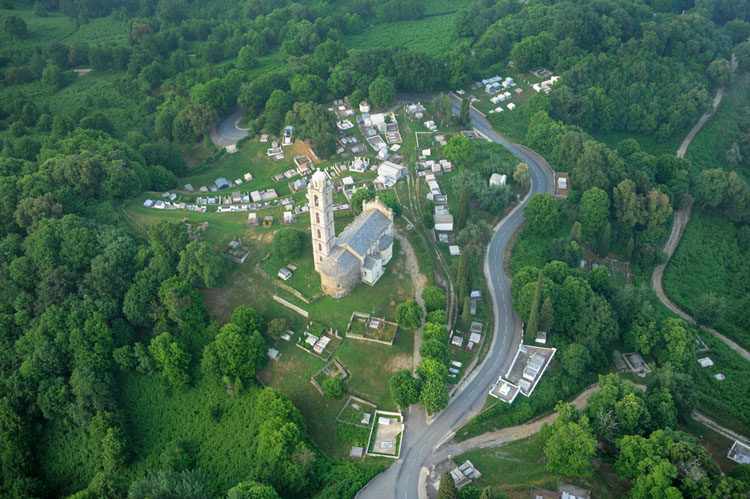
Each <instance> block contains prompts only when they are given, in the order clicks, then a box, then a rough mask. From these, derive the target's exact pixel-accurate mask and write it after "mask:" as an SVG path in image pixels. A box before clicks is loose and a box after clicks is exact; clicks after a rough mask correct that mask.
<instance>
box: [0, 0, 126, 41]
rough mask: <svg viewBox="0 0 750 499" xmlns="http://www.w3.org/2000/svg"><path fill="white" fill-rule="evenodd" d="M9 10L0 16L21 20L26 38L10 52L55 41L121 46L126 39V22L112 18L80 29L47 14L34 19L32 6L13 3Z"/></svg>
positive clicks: (101, 19)
mask: <svg viewBox="0 0 750 499" xmlns="http://www.w3.org/2000/svg"><path fill="white" fill-rule="evenodd" d="M13 3H14V4H15V5H14V8H13V9H11V10H8V9H0V15H2V16H6V15H12V16H17V17H20V18H21V19H23V20H24V22H26V25H27V26H28V32H29V36H28V38H26V39H25V40H14V41H13V48H15V49H20V50H24V49H29V48H31V47H34V46H35V45H40V44H41V45H46V44H47V43H49V42H51V41H53V40H56V41H58V42H61V43H64V44H66V45H72V44H75V43H88V44H90V45H96V44H99V43H108V42H113V43H123V42H125V41H126V40H127V37H128V26H129V23H128V21H127V20H118V19H115V18H114V17H113V16H109V17H100V18H95V19H91V20H90V22H88V23H87V24H81V25H80V26H79V25H78V23H77V22H76V20H75V19H71V18H69V17H66V16H64V15H62V14H58V13H51V12H48V13H47V15H46V16H45V17H37V16H35V15H34V14H33V12H32V8H33V6H34V2H19V1H18V0H15V1H14V2H13Z"/></svg>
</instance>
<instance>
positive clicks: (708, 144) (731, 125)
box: [685, 78, 750, 175]
mask: <svg viewBox="0 0 750 499" xmlns="http://www.w3.org/2000/svg"><path fill="white" fill-rule="evenodd" d="M748 105H750V84H748V83H746V81H744V79H743V78H737V81H736V82H735V85H734V86H733V87H732V88H731V89H730V90H729V91H728V92H727V93H726V94H724V99H723V100H722V102H721V105H720V106H719V109H718V110H717V111H716V113H715V114H714V115H713V116H712V117H711V119H710V120H708V123H706V124H705V126H704V127H703V128H702V129H701V131H700V132H699V133H698V135H696V136H695V138H694V139H693V142H691V144H690V147H689V148H688V150H687V153H686V154H685V158H687V159H689V160H690V164H691V166H692V170H693V173H694V174H696V175H697V174H698V173H699V172H700V171H702V170H705V169H707V168H724V169H727V170H728V169H729V164H728V163H727V159H726V156H725V154H726V151H727V150H728V149H729V148H730V147H731V146H732V142H733V141H734V140H736V136H737V134H738V133H739V128H738V126H737V122H738V121H739V117H740V115H741V113H742V110H743V109H744V108H746V107H747V106H748Z"/></svg>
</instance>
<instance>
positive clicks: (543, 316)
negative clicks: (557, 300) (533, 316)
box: [539, 298, 555, 333]
mask: <svg viewBox="0 0 750 499" xmlns="http://www.w3.org/2000/svg"><path fill="white" fill-rule="evenodd" d="M554 325H555V311H554V309H553V308H552V302H551V301H550V299H549V298H547V299H545V300H544V303H542V308H541V309H539V329H540V330H542V331H544V332H546V333H548V332H550V331H551V330H552V327H553V326H554Z"/></svg>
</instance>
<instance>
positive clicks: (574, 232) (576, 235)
mask: <svg viewBox="0 0 750 499" xmlns="http://www.w3.org/2000/svg"><path fill="white" fill-rule="evenodd" d="M570 238H571V239H573V240H574V241H576V242H579V243H580V242H581V224H580V222H576V223H574V224H573V228H572V229H570Z"/></svg>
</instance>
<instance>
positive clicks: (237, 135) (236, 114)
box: [211, 105, 247, 147]
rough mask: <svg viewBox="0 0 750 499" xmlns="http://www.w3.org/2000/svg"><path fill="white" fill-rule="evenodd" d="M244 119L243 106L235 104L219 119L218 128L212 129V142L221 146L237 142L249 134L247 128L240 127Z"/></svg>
mask: <svg viewBox="0 0 750 499" xmlns="http://www.w3.org/2000/svg"><path fill="white" fill-rule="evenodd" d="M241 119H242V108H241V107H240V106H239V105H236V106H234V107H233V108H232V109H230V110H229V111H228V112H227V113H226V114H225V115H224V116H222V117H221V119H219V123H218V124H217V125H216V128H214V129H212V130H211V142H213V143H214V144H216V145H217V146H219V147H225V146H230V145H232V144H236V143H237V142H238V141H240V140H241V139H244V138H245V137H246V136H247V130H245V129H242V128H240V127H239V123H240V120H241Z"/></svg>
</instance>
